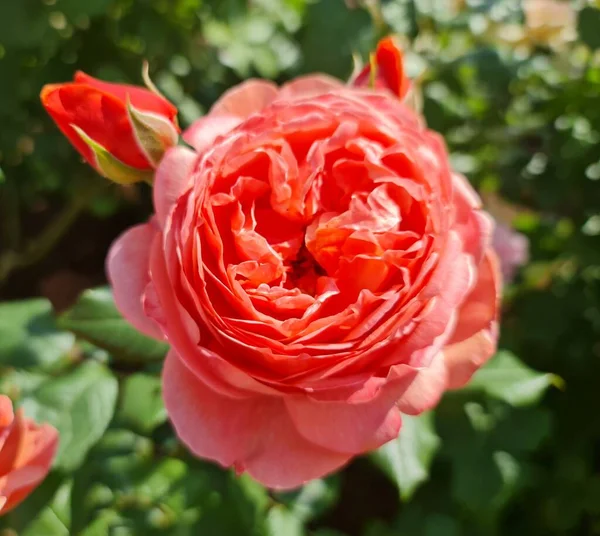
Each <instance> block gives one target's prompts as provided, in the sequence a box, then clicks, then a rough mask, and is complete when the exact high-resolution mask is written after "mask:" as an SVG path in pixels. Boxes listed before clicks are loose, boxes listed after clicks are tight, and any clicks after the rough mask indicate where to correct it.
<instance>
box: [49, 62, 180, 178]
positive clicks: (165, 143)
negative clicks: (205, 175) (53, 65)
mask: <svg viewBox="0 0 600 536" xmlns="http://www.w3.org/2000/svg"><path fill="white" fill-rule="evenodd" d="M41 99H42V104H43V105H44V108H46V111H47V112H48V113H49V114H50V116H51V117H52V119H54V121H55V122H56V124H57V125H58V127H59V128H60V129H61V131H62V132H63V134H64V135H65V136H66V137H67V138H68V139H69V141H70V142H71V143H72V144H73V146H74V147H75V148H76V149H77V150H78V151H79V152H80V153H81V155H82V156H83V157H84V158H85V160H86V161H87V162H88V163H89V164H90V165H91V166H92V167H94V168H95V169H96V170H97V171H98V172H99V173H100V174H101V175H104V176H105V177H107V178H109V179H111V180H113V181H115V182H118V183H121V184H127V183H131V182H137V181H140V180H146V179H149V178H151V177H152V174H153V171H152V170H153V169H154V168H155V167H156V165H157V164H158V162H159V161H160V159H161V158H162V156H163V154H164V152H165V150H166V149H168V148H169V147H171V146H173V145H175V144H176V143H177V138H178V134H179V127H178V126H177V121H176V116H177V109H176V108H175V106H173V105H172V104H171V103H170V102H168V101H167V100H165V99H164V98H163V97H161V96H159V95H157V94H155V93H153V92H152V91H150V90H147V89H144V88H140V87H135V86H129V85H124V84H110V83H107V82H102V81H101V80H96V79H95V78H92V77H91V76H88V75H87V74H85V73H82V72H78V73H76V75H75V80H74V82H70V83H66V84H50V85H47V86H45V87H44V88H43V89H42V94H41Z"/></svg>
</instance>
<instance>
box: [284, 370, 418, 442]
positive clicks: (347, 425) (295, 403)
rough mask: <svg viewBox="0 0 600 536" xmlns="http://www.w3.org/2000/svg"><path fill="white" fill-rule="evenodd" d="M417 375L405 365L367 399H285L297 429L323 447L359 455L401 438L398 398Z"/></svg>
mask: <svg viewBox="0 0 600 536" xmlns="http://www.w3.org/2000/svg"><path fill="white" fill-rule="evenodd" d="M414 378H415V371H414V369H413V370H411V369H409V368H408V367H405V368H404V371H403V375H402V377H401V378H399V379H397V380H394V381H390V382H388V383H386V384H385V385H384V386H383V387H382V388H381V389H380V390H379V392H378V393H377V395H376V396H375V397H374V398H372V399H371V400H369V401H368V402H358V403H352V402H334V401H317V400H314V399H311V398H309V397H306V396H304V397H290V398H286V399H284V400H285V403H286V405H287V408H288V411H289V412H290V415H291V417H292V421H293V422H294V424H295V426H296V427H297V428H298V431H299V432H300V433H301V434H302V435H303V436H304V437H306V438H307V439H308V440H309V441H311V442H313V443H316V444H317V445H320V446H321V447H324V448H328V449H331V450H335V451H338V452H345V453H348V454H358V453H361V452H365V451H368V450H372V449H375V448H377V447H380V446H381V445H383V444H384V443H387V442H388V441H390V440H391V439H394V438H395V437H398V432H399V431H400V426H401V423H402V422H401V417H400V412H399V410H398V409H397V407H396V401H397V400H398V398H399V397H400V396H401V395H402V393H403V392H404V391H406V389H407V387H408V386H409V385H410V384H411V382H412V381H413V380H414Z"/></svg>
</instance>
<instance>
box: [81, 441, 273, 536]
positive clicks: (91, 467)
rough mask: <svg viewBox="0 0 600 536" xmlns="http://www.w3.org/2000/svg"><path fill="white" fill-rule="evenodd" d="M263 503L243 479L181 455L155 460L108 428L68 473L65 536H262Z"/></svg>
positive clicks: (144, 446)
mask: <svg viewBox="0 0 600 536" xmlns="http://www.w3.org/2000/svg"><path fill="white" fill-rule="evenodd" d="M267 503H268V497H267V495H266V492H265V490H264V489H263V488H262V487H261V486H259V485H258V484H256V483H255V482H253V481H252V480H251V479H249V478H247V477H241V478H238V477H235V476H234V475H233V474H232V473H230V472H226V471H223V469H221V468H218V467H216V466H214V465H212V464H208V463H202V462H198V461H195V460H192V459H191V458H188V457H186V458H185V459H175V458H171V457H166V456H159V455H158V454H157V453H155V452H154V445H153V443H152V441H151V440H149V439H147V438H144V437H141V436H137V435H136V434H134V433H133V432H130V431H127V430H109V431H108V432H107V434H106V435H105V436H104V437H103V438H102V440H101V441H100V443H98V445H97V446H96V447H95V448H94V449H93V450H92V452H91V453H90V456H89V457H88V460H87V463H86V464H85V466H83V467H82V468H80V469H79V470H78V471H77V473H76V474H75V483H74V487H73V500H72V504H71V511H72V515H73V527H72V530H73V532H74V533H76V534H78V533H79V531H82V529H84V528H85V527H87V528H86V529H85V531H84V532H83V533H84V534H90V535H95V534H98V535H100V534H112V533H113V532H112V531H115V533H116V532H117V530H118V529H117V527H124V528H126V529H128V531H129V532H128V533H129V534H143V535H144V536H155V535H156V536H158V535H162V534H177V535H182V536H188V535H189V536H196V535H200V534H207V535H210V534H215V535H220V534H244V535H246V534H247V535H248V536H262V534H263V532H262V530H263V528H264V526H263V523H264V513H265V510H266V506H267ZM102 531H104V532H102Z"/></svg>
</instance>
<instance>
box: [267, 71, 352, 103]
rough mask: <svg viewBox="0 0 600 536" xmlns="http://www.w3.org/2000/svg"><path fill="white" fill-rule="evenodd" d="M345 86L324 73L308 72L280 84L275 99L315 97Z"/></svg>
mask: <svg viewBox="0 0 600 536" xmlns="http://www.w3.org/2000/svg"><path fill="white" fill-rule="evenodd" d="M343 87H345V84H343V83H342V82H340V81H339V80H338V79H337V78H333V77H332V76H328V75H326V74H310V75H306V76H300V77H298V78H295V79H294V80H292V81H291V82H288V83H287V84H284V85H283V86H281V90H280V91H279V95H278V96H277V99H278V100H279V99H281V100H285V99H299V98H307V97H315V96H316V95H322V94H323V93H329V92H330V91H336V90H339V89H341V88H343Z"/></svg>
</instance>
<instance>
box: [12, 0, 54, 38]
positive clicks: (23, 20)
mask: <svg viewBox="0 0 600 536" xmlns="http://www.w3.org/2000/svg"><path fill="white" fill-rule="evenodd" d="M47 9H48V8H46V7H44V8H43V9H42V10H40V9H39V7H38V6H37V5H36V2H35V1H34V0H20V1H19V2H0V36H1V37H0V41H1V42H2V44H3V45H4V46H9V47H19V48H21V47H22V48H26V47H31V46H36V45H39V44H41V43H42V42H43V41H44V40H47V39H48V38H49V37H50V36H51V32H52V28H51V27H50V25H49V24H48V19H47V17H48V10H47ZM25 28H26V29H27V31H24V29H25ZM47 42H48V41H47ZM48 44H50V43H48Z"/></svg>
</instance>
